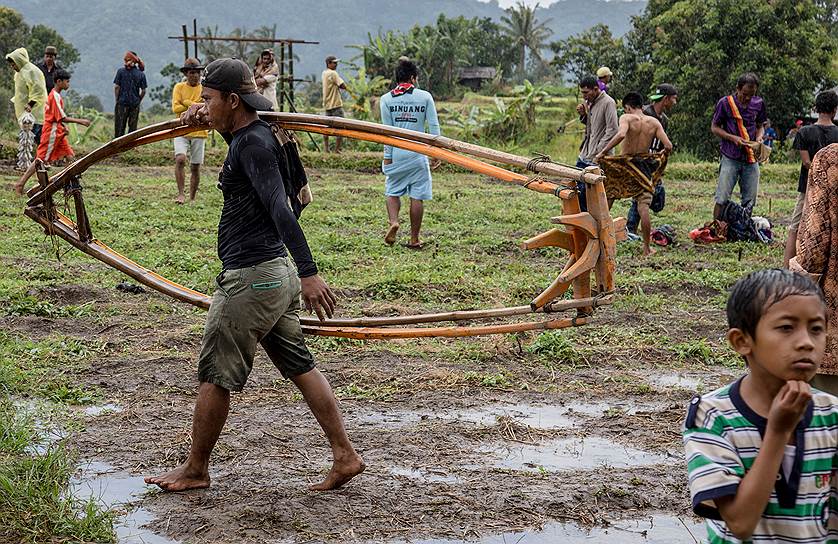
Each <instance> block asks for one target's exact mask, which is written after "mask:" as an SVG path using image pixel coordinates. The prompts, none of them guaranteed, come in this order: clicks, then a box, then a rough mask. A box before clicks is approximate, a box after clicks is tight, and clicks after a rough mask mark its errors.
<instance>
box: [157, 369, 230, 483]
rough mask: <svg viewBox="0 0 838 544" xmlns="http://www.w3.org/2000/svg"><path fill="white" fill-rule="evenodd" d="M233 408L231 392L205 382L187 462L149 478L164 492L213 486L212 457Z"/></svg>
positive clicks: (196, 403) (197, 403) (202, 384)
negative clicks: (211, 483)
mask: <svg viewBox="0 0 838 544" xmlns="http://www.w3.org/2000/svg"><path fill="white" fill-rule="evenodd" d="M229 411H230V392H229V391H228V390H226V389H224V388H223V387H219V386H217V385H215V384H211V383H205V382H203V383H201V386H200V387H199V388H198V400H197V401H195V415H194V416H193V418H192V447H191V448H190V450H189V457H188V458H187V459H186V462H185V463H183V464H182V465H181V466H179V467H177V468H176V469H174V470H173V471H171V472H167V473H166V474H162V475H160V476H152V477H148V478H146V479H145V483H147V484H154V485H158V486H160V488H161V489H163V490H164V491H185V490H187V489H198V488H202V487H209V485H210V477H209V459H210V454H211V453H212V449H213V448H214V447H215V443H216V442H217V441H218V436H219V435H220V434H221V429H222V428H223V427H224V422H225V421H227V413H228V412H229Z"/></svg>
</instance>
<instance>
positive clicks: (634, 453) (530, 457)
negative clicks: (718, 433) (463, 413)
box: [478, 436, 670, 472]
mask: <svg viewBox="0 0 838 544" xmlns="http://www.w3.org/2000/svg"><path fill="white" fill-rule="evenodd" d="M478 451H480V452H481V453H487V454H490V455H491V456H492V457H494V460H493V461H492V464H493V466H495V467H497V468H507V469H512V470H524V471H530V470H538V471H541V470H546V471H550V472H558V471H572V470H591V469H594V468H597V467H602V466H608V467H613V468H626V467H636V466H643V465H656V464H660V463H667V462H669V461H670V459H669V458H668V457H666V456H664V455H659V454H656V453H650V452H646V451H641V450H637V449H634V448H629V447H627V446H623V445H620V444H617V443H616V442H612V441H611V440H607V439H605V438H601V437H598V436H589V437H586V438H562V439H557V440H549V441H547V442H544V443H542V444H508V445H503V446H492V447H484V448H480V449H479V450H478Z"/></svg>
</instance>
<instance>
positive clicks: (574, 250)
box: [25, 112, 616, 339]
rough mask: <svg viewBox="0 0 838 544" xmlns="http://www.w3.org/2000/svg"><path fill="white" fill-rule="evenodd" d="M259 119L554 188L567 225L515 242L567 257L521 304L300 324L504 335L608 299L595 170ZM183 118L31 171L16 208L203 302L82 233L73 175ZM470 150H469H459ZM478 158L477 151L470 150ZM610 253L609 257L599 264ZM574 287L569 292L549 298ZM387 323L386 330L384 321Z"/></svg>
mask: <svg viewBox="0 0 838 544" xmlns="http://www.w3.org/2000/svg"><path fill="white" fill-rule="evenodd" d="M260 115H261V117H262V118H263V119H265V120H266V121H269V122H273V123H277V124H279V125H280V126H282V127H284V128H286V129H288V130H301V131H305V132H309V133H311V132H314V133H320V134H327V135H336V136H337V135H340V136H345V137H349V138H355V139H361V140H366V141H371V142H377V143H381V144H385V145H393V146H397V147H401V148H403V149H408V150H411V151H416V152H418V153H422V154H425V155H427V156H429V157H433V158H438V159H441V160H445V161H447V162H450V163H452V164H457V165H460V166H462V167H464V168H467V169H470V170H472V171H474V172H478V173H482V174H485V175H488V176H491V177H493V178H497V179H500V180H503V181H506V182H509V183H514V184H517V185H519V186H522V187H525V188H527V189H530V190H533V191H536V192H540V193H547V194H553V195H555V196H557V197H559V198H560V199H561V202H562V210H563V212H564V215H563V216H560V217H555V218H553V219H552V221H553V222H554V223H560V224H563V225H565V228H566V230H564V231H562V230H560V229H552V230H550V231H547V232H545V233H544V234H541V235H538V236H536V237H534V238H532V239H530V240H527V241H526V242H524V245H523V247H524V248H525V249H533V248H539V247H548V246H555V247H560V248H564V249H567V250H569V251H570V259H569V261H568V262H567V263H566V265H565V266H564V268H563V270H562V273H561V274H559V276H558V277H557V278H556V279H555V281H554V282H553V283H552V284H551V285H550V286H549V287H548V288H547V289H545V290H544V291H543V292H542V293H541V294H540V295H539V296H537V297H536V298H535V299H534V300H533V302H531V303H530V305H529V306H516V307H509V308H494V309H488V310H461V311H453V312H440V313H432V314H419V315H404V316H388V317H363V318H343V319H341V318H337V319H329V320H325V321H320V320H318V319H316V318H307V317H304V318H301V324H302V326H303V331H304V332H306V333H308V334H315V335H327V336H340V337H346V338H356V339H394V338H419V337H458V336H474V335H482V334H500V333H512V332H521V331H530V330H546V329H556V328H564V327H570V326H575V325H581V324H585V323H587V321H586V319H585V318H584V317H585V316H586V315H589V314H590V313H591V312H592V310H593V309H594V308H596V307H598V306H601V305H606V304H610V303H611V301H612V298H613V295H611V293H612V292H613V285H614V284H613V271H614V263H613V258H614V250H615V247H614V242H615V238H616V236H615V226H614V221H612V220H611V217H610V215H609V214H608V208H607V201H606V200H605V192H604V186H603V183H602V179H603V178H602V176H600V175H599V174H598V171H594V170H588V171H586V172H583V171H581V170H579V169H574V168H571V167H566V166H562V165H556V164H554V163H551V162H544V161H540V162H536V163H533V162H532V161H528V160H527V159H525V158H524V157H519V156H517V155H512V154H509V153H502V152H497V151H494V150H491V149H488V148H483V147H480V146H475V145H472V144H465V143H464V142H458V141H456V140H451V139H449V138H443V137H439V136H432V135H427V134H424V133H418V132H414V131H409V130H403V129H397V128H393V127H383V126H381V125H375V124H371V123H365V122H361V121H353V120H346V119H340V118H333V117H323V116H316V115H301V114H287V113H273V112H269V113H262V114H260ZM196 128H208V127H194V126H184V125H182V124H181V123H180V121H179V120H174V121H168V122H164V123H158V124H156V125H151V126H148V127H144V128H142V129H140V130H138V131H135V132H133V133H130V134H127V135H125V136H123V137H120V138H117V139H115V140H113V141H111V142H109V143H107V144H105V145H103V146H101V147H99V148H98V149H96V150H95V151H93V152H92V153H90V154H89V155H87V156H85V157H82V158H81V159H79V160H77V161H76V162H74V163H72V164H70V165H69V166H67V167H66V168H65V169H64V170H62V171H61V172H59V173H58V174H56V175H55V176H53V178H52V179H47V176H46V171H45V170H43V169H39V171H38V186H36V187H34V188H32V189H31V190H30V191H29V192H28V195H29V197H30V198H29V201H28V203H27V204H28V206H27V208H26V210H25V214H26V215H27V216H28V217H30V218H32V219H34V220H35V221H36V222H38V223H39V224H41V225H43V226H44V228H45V229H46V231H47V233H49V234H54V235H57V236H59V237H61V238H62V239H64V240H66V241H67V242H68V243H70V244H71V245H73V246H74V247H76V248H78V249H80V250H81V251H83V252H85V253H87V254H88V255H90V256H92V257H94V258H96V259H98V260H100V261H102V262H104V263H105V264H107V265H109V266H112V267H113V268H116V269H117V270H120V271H122V272H123V273H125V274H127V275H128V276H130V277H132V278H134V279H135V280H136V281H138V282H140V283H142V284H143V285H146V286H148V287H150V288H152V289H155V290H157V291H159V292H161V293H163V294H165V295H167V296H170V297H172V298H174V299H176V300H180V301H183V302H187V303H189V304H193V305H195V306H197V307H200V308H204V309H206V308H208V307H209V304H210V297H208V296H207V295H205V294H203V293H200V292H197V291H194V290H192V289H189V288H187V287H184V286H182V285H180V284H178V283H176V282H173V281H171V280H168V279H166V278H164V277H163V276H160V275H159V274H157V273H155V272H153V271H151V270H148V269H146V268H144V267H143V266H141V265H139V264H137V263H136V262H134V261H132V260H131V259H129V258H127V257H125V256H123V255H121V254H119V253H117V252H116V251H114V250H113V249H111V248H109V247H108V246H107V245H105V244H103V243H102V242H100V241H99V240H96V239H95V238H93V236H92V233H91V232H90V226H89V220H88V218H87V212H86V209H85V207H84V200H83V198H82V196H81V185H80V183H79V180H80V176H81V175H82V174H83V173H84V172H85V171H86V170H87V169H88V168H89V167H90V166H92V165H93V164H95V163H97V162H99V161H101V160H104V159H106V158H108V157H110V156H112V155H115V154H118V153H122V152H124V151H127V150H129V149H132V148H134V147H137V146H140V145H145V144H148V143H153V142H157V141H162V140H165V139H169V138H172V137H174V136H178V135H182V134H187V133H189V132H192V131H194V130H196ZM465 155H469V156H465ZM475 157H477V158H475ZM480 159H487V160H492V161H494V162H499V163H502V164H507V165H511V166H516V167H524V168H529V169H530V170H533V171H540V172H541V173H547V174H549V175H551V176H557V177H562V178H563V179H566V180H568V181H567V182H566V183H554V182H553V181H550V180H545V179H543V178H540V177H537V176H536V177H527V176H525V175H523V174H520V173H517V172H513V171H510V170H507V169H505V168H502V167H500V166H496V165H494V164H488V163H486V162H483V160H480ZM579 182H584V183H587V184H589V185H590V186H591V189H589V195H591V196H589V207H590V210H591V213H581V212H579V204H578V199H577V198H576V190H575V184H576V183H579ZM68 186H69V190H70V194H71V195H72V196H73V198H74V199H75V204H76V216H77V219H78V224H76V223H73V221H72V220H71V219H70V218H68V217H66V216H65V215H63V214H60V213H59V212H57V210H55V207H54V205H53V204H52V195H53V194H54V193H55V192H56V191H58V190H60V189H62V188H65V187H68ZM605 260H609V261H610V262H603V261H605ZM592 270H594V271H595V273H596V276H597V280H598V292H599V293H600V294H601V296H597V297H593V298H592V297H591V286H590V273H591V271H592ZM571 284H572V285H573V295H574V298H573V299H572V300H558V301H557V300H556V299H557V298H558V297H560V296H562V294H564V293H565V292H566V291H567V289H568V288H569V287H570V285H571ZM574 309H575V310H577V312H578V314H579V315H578V316H577V318H573V319H551V320H545V321H526V322H514V323H500V324H497V323H496V324H486V325H474V326H460V325H457V326H450V327H405V326H406V325H418V324H429V323H440V322H445V321H450V322H455V323H457V322H463V321H478V320H485V319H508V318H511V317H519V316H524V315H529V314H533V313H543V314H546V313H551V312H561V311H567V310H574ZM388 327H394V328H388Z"/></svg>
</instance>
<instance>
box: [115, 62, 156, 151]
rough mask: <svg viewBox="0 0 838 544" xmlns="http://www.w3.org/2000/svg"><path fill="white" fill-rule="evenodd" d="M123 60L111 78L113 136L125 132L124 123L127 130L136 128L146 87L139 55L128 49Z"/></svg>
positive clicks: (132, 130) (116, 136) (143, 67)
mask: <svg viewBox="0 0 838 544" xmlns="http://www.w3.org/2000/svg"><path fill="white" fill-rule="evenodd" d="M123 60H124V62H125V66H124V67H123V68H120V69H119V70H117V71H116V76H115V77H114V78H113V98H114V101H115V102H116V105H115V106H114V115H113V123H114V129H113V134H114V138H119V137H120V136H122V135H123V134H125V126H126V125H128V132H134V131H135V130H137V118H138V117H139V115H140V103H141V102H142V101H143V97H145V90H146V87H148V85H147V84H146V80H145V73H144V69H145V65H143V61H142V60H140V57H138V56H137V54H136V53H134V52H133V51H128V52H126V53H125V57H124V59H123Z"/></svg>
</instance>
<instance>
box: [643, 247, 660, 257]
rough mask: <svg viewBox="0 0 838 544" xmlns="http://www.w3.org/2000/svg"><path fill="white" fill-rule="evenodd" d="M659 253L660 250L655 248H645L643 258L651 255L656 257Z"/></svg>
mask: <svg viewBox="0 0 838 544" xmlns="http://www.w3.org/2000/svg"><path fill="white" fill-rule="evenodd" d="M657 252H658V250H657V249H655V248H653V247H644V248H643V256H644V257H648V256H649V255H654V254H655V253H657Z"/></svg>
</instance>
